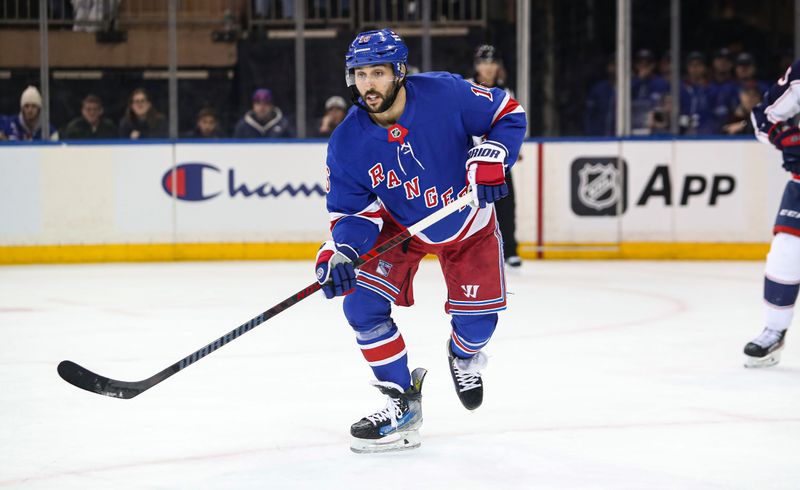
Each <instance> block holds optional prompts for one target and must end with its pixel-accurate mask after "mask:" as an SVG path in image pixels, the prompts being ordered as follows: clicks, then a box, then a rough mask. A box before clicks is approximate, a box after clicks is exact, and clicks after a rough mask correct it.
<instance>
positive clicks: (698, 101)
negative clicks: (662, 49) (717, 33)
mask: <svg viewBox="0 0 800 490" xmlns="http://www.w3.org/2000/svg"><path fill="white" fill-rule="evenodd" d="M709 94H710V89H709V85H708V67H707V66H706V57H705V56H704V55H703V53H701V52H699V51H692V52H690V53H689V54H688V56H686V78H684V80H683V84H682V86H681V105H680V107H681V112H680V117H679V118H678V124H679V126H680V132H681V134H714V133H717V132H718V129H719V127H718V126H717V125H716V124H715V120H714V118H713V114H712V112H711V100H710V98H709Z"/></svg>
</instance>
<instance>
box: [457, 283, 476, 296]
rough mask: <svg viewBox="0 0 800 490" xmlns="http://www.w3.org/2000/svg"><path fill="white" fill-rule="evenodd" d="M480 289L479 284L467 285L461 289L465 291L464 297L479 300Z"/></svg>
mask: <svg viewBox="0 0 800 490" xmlns="http://www.w3.org/2000/svg"><path fill="white" fill-rule="evenodd" d="M479 287H480V285H479V284H465V285H462V286H461V289H462V290H463V291H464V296H466V297H467V298H477V297H478V288H479Z"/></svg>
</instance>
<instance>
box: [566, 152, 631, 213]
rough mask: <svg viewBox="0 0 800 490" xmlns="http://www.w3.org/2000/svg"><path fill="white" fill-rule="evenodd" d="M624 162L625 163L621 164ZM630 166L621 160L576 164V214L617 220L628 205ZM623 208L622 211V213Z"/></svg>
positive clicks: (586, 160) (600, 159) (589, 160)
mask: <svg viewBox="0 0 800 490" xmlns="http://www.w3.org/2000/svg"><path fill="white" fill-rule="evenodd" d="M620 162H621V163H620ZM626 170H627V163H626V162H625V161H624V160H622V159H621V158H616V157H598V158H577V159H575V161H573V162H572V199H571V200H572V211H573V212H574V213H575V214H577V215H578V216H616V215H617V212H618V211H619V214H622V213H623V212H625V209H626V207H627V205H628V199H627V179H626V178H625V177H626V175H627V171H626ZM620 207H621V209H619V208H620Z"/></svg>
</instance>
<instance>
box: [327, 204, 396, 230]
mask: <svg viewBox="0 0 800 490" xmlns="http://www.w3.org/2000/svg"><path fill="white" fill-rule="evenodd" d="M380 209H381V206H380V204H378V201H373V202H372V204H370V205H369V206H367V207H366V208H364V209H362V210H361V211H359V212H357V213H354V214H348V213H337V212H330V213H328V217H329V219H330V221H331V231H333V228H334V227H335V226H336V223H338V222H339V220H341V219H342V218H346V217H348V216H352V217H354V218H362V219H365V220H367V221H370V222H372V223H374V224H376V225H377V226H378V229H381V228H382V227H383V218H381V211H380Z"/></svg>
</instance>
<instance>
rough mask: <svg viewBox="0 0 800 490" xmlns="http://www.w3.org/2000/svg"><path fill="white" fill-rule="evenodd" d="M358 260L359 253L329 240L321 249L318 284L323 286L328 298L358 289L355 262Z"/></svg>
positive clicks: (318, 254) (318, 263)
mask: <svg viewBox="0 0 800 490" xmlns="http://www.w3.org/2000/svg"><path fill="white" fill-rule="evenodd" d="M357 258H358V252H356V251H355V250H354V249H353V247H351V246H349V245H344V244H341V243H334V242H332V241H330V240H328V241H327V242H325V243H323V244H322V245H321V246H320V247H319V251H318V252H317V282H319V283H320V285H322V292H323V293H325V297H326V298H328V299H331V298H333V297H334V296H343V295H345V294H349V293H350V292H352V290H353V288H355V287H356V270H355V268H354V267H353V261H354V260H356V259H357Z"/></svg>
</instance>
